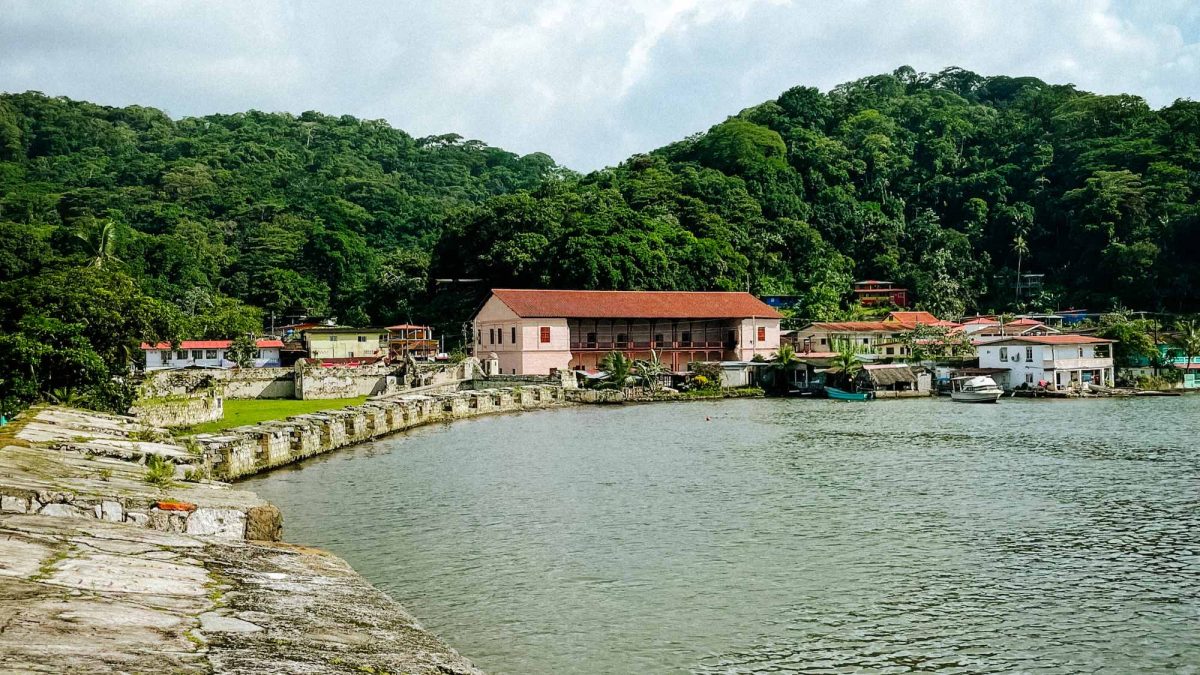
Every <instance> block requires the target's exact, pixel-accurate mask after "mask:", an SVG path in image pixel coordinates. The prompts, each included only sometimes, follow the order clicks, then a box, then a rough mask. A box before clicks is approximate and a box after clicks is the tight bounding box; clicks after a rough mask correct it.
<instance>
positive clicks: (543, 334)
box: [539, 326, 550, 344]
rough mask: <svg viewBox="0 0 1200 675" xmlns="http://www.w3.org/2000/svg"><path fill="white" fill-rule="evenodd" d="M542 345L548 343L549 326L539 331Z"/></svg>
mask: <svg viewBox="0 0 1200 675" xmlns="http://www.w3.org/2000/svg"><path fill="white" fill-rule="evenodd" d="M539 333H540V337H541V341H542V344H549V343H550V326H542V327H541V330H540V331H539Z"/></svg>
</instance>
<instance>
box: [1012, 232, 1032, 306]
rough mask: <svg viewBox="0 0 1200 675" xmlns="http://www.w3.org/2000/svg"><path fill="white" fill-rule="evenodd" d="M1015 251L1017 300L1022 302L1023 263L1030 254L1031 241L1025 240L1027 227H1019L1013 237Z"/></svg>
mask: <svg viewBox="0 0 1200 675" xmlns="http://www.w3.org/2000/svg"><path fill="white" fill-rule="evenodd" d="M1012 249H1013V253H1016V254H1017V302H1018V303H1019V302H1021V263H1022V261H1024V259H1025V256H1027V255H1029V242H1028V241H1026V240H1025V229H1024V228H1019V229H1017V236H1016V237H1014V238H1013V243H1012Z"/></svg>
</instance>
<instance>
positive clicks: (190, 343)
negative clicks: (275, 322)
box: [142, 339, 283, 351]
mask: <svg viewBox="0 0 1200 675" xmlns="http://www.w3.org/2000/svg"><path fill="white" fill-rule="evenodd" d="M232 344H233V340H184V341H183V342H180V343H179V348H180V349H229V347H230V345H232ZM254 346H255V347H258V348H259V349H265V348H268V347H282V346H283V341H282V340H268V339H262V340H257V341H255V343H254ZM170 348H171V343H170V342H159V343H158V344H156V345H154V346H153V347H152V346H150V343H148V342H143V343H142V349H144V350H147V351H149V350H151V349H157V350H163V349H170Z"/></svg>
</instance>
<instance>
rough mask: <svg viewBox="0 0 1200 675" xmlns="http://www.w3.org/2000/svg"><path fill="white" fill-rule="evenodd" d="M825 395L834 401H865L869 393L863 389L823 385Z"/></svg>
mask: <svg viewBox="0 0 1200 675" xmlns="http://www.w3.org/2000/svg"><path fill="white" fill-rule="evenodd" d="M825 395H826V396H828V397H829V398H831V399H834V400H835V401H866V400H868V399H869V398H870V397H871V395H870V394H869V393H867V392H863V391H845V390H843V389H838V388H836V387H825Z"/></svg>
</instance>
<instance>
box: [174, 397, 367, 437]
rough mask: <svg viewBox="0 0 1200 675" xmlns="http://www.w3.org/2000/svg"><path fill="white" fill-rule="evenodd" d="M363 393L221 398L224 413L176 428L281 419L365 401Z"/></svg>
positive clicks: (210, 428) (191, 430)
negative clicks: (320, 397) (308, 398)
mask: <svg viewBox="0 0 1200 675" xmlns="http://www.w3.org/2000/svg"><path fill="white" fill-rule="evenodd" d="M366 400H367V397H366V396H358V397H356V398H331V399H323V400H316V401H297V400H295V399H288V398H280V399H270V398H262V399H259V398H256V399H248V400H242V399H237V400H230V399H225V417H224V418H223V419H219V420H216V421H213V422H205V423H204V424H197V425H196V426H193V427H188V428H186V429H182V430H180V431H181V432H182V433H184V434H207V433H212V432H214V431H221V430H222V429H230V428H233V427H240V426H243V425H246V424H258V423H259V422H266V421H269V420H281V419H283V418H285V417H291V416H292V415H303V414H305V413H314V412H320V411H322V410H332V409H334V408H345V407H346V406H350V405H359V404H361V403H364V402H366Z"/></svg>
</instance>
